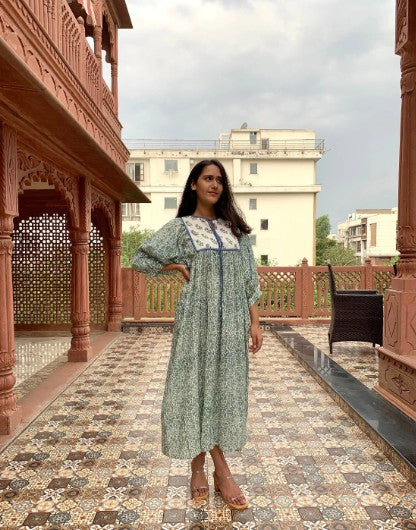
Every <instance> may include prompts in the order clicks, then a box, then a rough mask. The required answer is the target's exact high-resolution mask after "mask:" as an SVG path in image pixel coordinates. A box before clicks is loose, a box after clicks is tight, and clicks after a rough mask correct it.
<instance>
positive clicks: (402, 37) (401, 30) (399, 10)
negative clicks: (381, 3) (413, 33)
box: [396, 0, 409, 53]
mask: <svg viewBox="0 0 416 530" xmlns="http://www.w3.org/2000/svg"><path fill="white" fill-rule="evenodd" d="M408 8H409V4H408V0H396V53H399V52H400V50H401V49H402V48H403V47H404V45H405V44H406V43H407V41H408V37H409V35H408V33H409V32H408V13H409V11H408Z"/></svg>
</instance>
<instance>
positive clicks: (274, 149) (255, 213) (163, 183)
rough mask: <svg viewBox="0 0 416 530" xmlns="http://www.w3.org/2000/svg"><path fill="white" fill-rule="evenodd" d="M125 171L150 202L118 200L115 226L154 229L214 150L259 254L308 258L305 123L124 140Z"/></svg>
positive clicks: (311, 191)
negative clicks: (211, 135) (208, 136)
mask: <svg viewBox="0 0 416 530" xmlns="http://www.w3.org/2000/svg"><path fill="white" fill-rule="evenodd" d="M126 145H127V147H128V148H129V150H130V159H129V163H128V164H127V173H128V174H129V175H130V177H131V178H132V179H133V180H134V181H136V182H137V184H138V185H140V189H141V190H142V191H143V192H144V193H145V194H146V195H147V196H148V197H149V198H150V200H151V204H140V205H139V204H137V205H134V204H130V205H128V204H126V205H124V206H123V230H128V229H129V227H131V226H138V227H140V228H142V229H144V228H150V229H153V230H157V229H158V228H160V227H161V226H162V225H163V224H165V223H166V222H167V221H169V220H170V219H172V218H173V217H175V215H176V212H177V208H178V206H179V202H180V199H181V194H182V190H183V187H184V185H185V181H186V179H187V177H188V175H189V172H190V170H191V168H192V167H193V166H194V165H195V164H196V163H197V162H198V161H200V160H203V159H207V158H217V159H219V160H220V161H221V163H222V164H223V165H224V167H225V169H226V171H227V174H228V176H229V178H230V181H231V184H232V187H233V191H234V194H235V198H236V201H237V203H238V205H239V206H240V208H241V209H242V211H243V212H244V215H245V217H246V219H247V222H248V224H249V225H250V226H251V227H252V228H253V232H252V236H251V238H252V243H253V250H254V254H255V256H256V257H257V259H258V260H259V262H261V263H264V264H271V265H277V264H278V265H280V266H285V265H296V264H298V263H299V262H300V261H301V260H302V258H304V257H306V258H307V259H308V260H309V263H310V264H313V263H315V217H316V195H317V193H318V192H319V191H320V190H321V186H320V185H318V184H317V183H316V162H317V161H318V160H320V159H321V157H322V154H323V148H324V142H323V140H316V139H315V133H314V132H313V131H307V130H278V129H248V128H242V129H232V130H231V132H230V133H222V134H221V135H220V137H219V139H218V140H211V141H196V140H195V141H193V140H190V141H185V140H128V141H126Z"/></svg>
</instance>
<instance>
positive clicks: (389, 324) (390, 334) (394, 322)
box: [384, 291, 399, 348]
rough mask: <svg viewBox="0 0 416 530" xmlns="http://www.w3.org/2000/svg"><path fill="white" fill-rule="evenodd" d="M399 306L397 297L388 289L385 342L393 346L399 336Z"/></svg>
mask: <svg viewBox="0 0 416 530" xmlns="http://www.w3.org/2000/svg"><path fill="white" fill-rule="evenodd" d="M398 312H399V307H398V303H397V297H396V296H395V295H393V294H392V293H391V292H388V291H387V295H386V302H385V313H386V316H385V327H384V333H385V337H384V342H385V343H386V344H388V345H389V346H392V347H393V348H394V347H395V346H396V345H397V341H398V340H399V337H398V316H399V314H398Z"/></svg>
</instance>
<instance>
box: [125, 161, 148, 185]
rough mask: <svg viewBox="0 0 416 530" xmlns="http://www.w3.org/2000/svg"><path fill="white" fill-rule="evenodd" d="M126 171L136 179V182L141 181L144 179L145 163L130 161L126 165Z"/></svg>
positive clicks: (132, 178)
mask: <svg viewBox="0 0 416 530" xmlns="http://www.w3.org/2000/svg"><path fill="white" fill-rule="evenodd" d="M126 173H127V175H128V176H129V177H130V178H131V180H134V182H141V181H143V180H144V163H143V162H129V163H128V164H127V166H126Z"/></svg>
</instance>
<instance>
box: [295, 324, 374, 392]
mask: <svg viewBox="0 0 416 530" xmlns="http://www.w3.org/2000/svg"><path fill="white" fill-rule="evenodd" d="M294 329H295V330H296V331H297V332H298V333H300V334H301V335H302V336H303V337H305V339H307V340H309V341H310V342H312V343H313V344H314V345H315V346H317V347H318V348H319V349H320V350H322V351H323V352H324V353H326V354H327V355H329V344H328V325H324V324H321V325H313V324H310V325H305V326H295V327H294ZM332 351H333V353H332V355H331V359H333V360H334V361H335V362H336V363H338V364H339V365H340V366H342V367H343V368H344V370H346V371H347V372H349V373H350V374H351V375H353V376H354V377H356V378H357V379H358V380H359V381H361V383H363V384H364V385H366V386H367V387H368V388H373V386H374V385H375V384H376V383H377V380H378V356H377V351H376V349H375V348H373V347H372V344H371V342H335V343H334V344H333V350H332Z"/></svg>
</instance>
